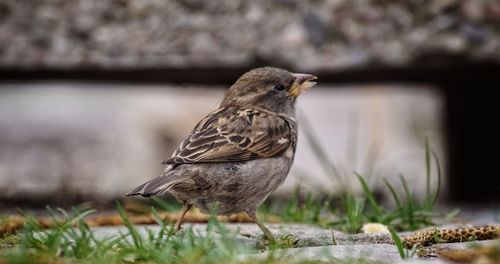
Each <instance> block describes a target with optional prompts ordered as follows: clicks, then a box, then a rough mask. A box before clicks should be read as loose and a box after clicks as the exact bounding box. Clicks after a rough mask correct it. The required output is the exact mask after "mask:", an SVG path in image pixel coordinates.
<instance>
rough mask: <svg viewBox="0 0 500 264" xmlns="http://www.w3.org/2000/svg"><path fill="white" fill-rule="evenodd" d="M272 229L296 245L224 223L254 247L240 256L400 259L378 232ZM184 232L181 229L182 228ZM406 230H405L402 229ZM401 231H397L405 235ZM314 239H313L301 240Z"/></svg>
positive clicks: (199, 230) (196, 227)
mask: <svg viewBox="0 0 500 264" xmlns="http://www.w3.org/2000/svg"><path fill="white" fill-rule="evenodd" d="M266 226H267V227H268V228H269V229H270V230H271V232H273V234H274V235H275V237H280V236H287V235H292V236H293V238H294V239H295V240H296V241H298V242H297V243H296V244H295V248H288V249H279V250H277V251H273V252H272V253H270V252H268V251H264V252H259V251H261V247H262V240H261V239H262V234H261V231H260V229H258V227H257V226H256V225H254V224H225V228H227V229H228V230H230V232H238V233H239V234H238V235H237V236H236V237H235V243H237V244H238V245H241V246H242V247H245V248H246V249H247V250H250V251H252V249H253V250H255V253H250V254H244V255H241V258H242V259H246V258H249V257H251V258H260V257H262V258H266V257H267V256H268V255H269V254H273V255H274V256H280V257H291V258H293V259H297V260H309V261H329V260H332V259H343V260H345V259H359V258H363V259H368V260H372V261H375V262H380V263H397V262H401V261H402V260H401V257H400V255H399V253H398V250H397V248H396V246H395V245H392V244H389V243H379V242H380V239H379V236H380V235H363V234H358V235H348V234H345V233H342V232H338V231H333V232H334V233H335V240H336V242H337V243H336V245H333V244H332V241H333V239H332V230H327V229H321V228H318V227H314V226H309V225H303V224H266ZM183 228H184V229H189V228H192V230H193V231H194V233H195V234H196V235H197V236H205V235H206V229H207V225H206V224H187V223H186V224H184V226H183ZM146 229H149V230H151V231H153V232H158V230H159V226H138V230H139V233H140V234H141V235H143V236H145V235H146V233H147V231H146ZM120 231H122V232H123V231H125V228H124V227H98V228H94V232H95V234H96V237H98V238H103V237H109V236H114V235H118V234H119V233H120ZM181 232H183V231H181ZM404 234H407V233H404ZM404 234H400V235H404ZM307 241H309V242H310V241H314V242H315V243H312V244H311V243H304V242H307ZM389 241H390V240H389ZM495 242H498V241H479V242H465V243H450V244H439V245H434V246H430V247H426V248H425V250H426V251H427V252H432V251H433V250H434V251H435V250H442V249H464V248H468V247H470V246H471V245H478V244H485V245H486V244H491V243H495ZM405 263H429V264H434V263H436V264H441V263H447V262H445V261H443V260H441V259H437V258H436V257H426V258H419V257H417V255H415V256H413V258H411V259H409V260H406V261H405Z"/></svg>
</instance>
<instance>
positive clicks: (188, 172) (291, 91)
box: [127, 67, 316, 240]
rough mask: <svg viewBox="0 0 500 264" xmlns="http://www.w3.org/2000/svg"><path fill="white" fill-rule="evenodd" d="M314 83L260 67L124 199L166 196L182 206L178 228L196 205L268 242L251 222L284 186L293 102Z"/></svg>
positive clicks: (293, 137) (292, 141) (293, 129)
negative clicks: (245, 220)
mask: <svg viewBox="0 0 500 264" xmlns="http://www.w3.org/2000/svg"><path fill="white" fill-rule="evenodd" d="M315 80H316V77H315V76H313V75H308V74H292V73H290V72H288V71H286V70H283V69H278V68H271V67H263V68H257V69H254V70H251V71H249V72H247V73H245V74H244V75H243V76H241V77H240V78H239V79H238V80H237V81H236V82H235V83H234V84H233V85H232V86H231V87H230V88H229V90H228V91H227V92H226V95H225V96H224V99H223V100H222V102H221V104H220V105H219V108H218V109H217V110H215V111H213V112H212V113H210V114H208V115H207V116H206V117H205V118H204V119H202V120H201V121H200V122H199V123H198V124H197V125H196V126H195V128H194V129H193V130H192V131H191V133H190V134H189V135H188V137H187V138H186V139H185V140H184V141H182V142H181V144H180V145H179V147H178V148H177V150H176V151H175V152H174V153H173V155H172V157H171V158H170V159H168V160H166V161H164V162H163V164H165V165H167V166H166V168H165V171H164V173H163V175H161V176H159V177H156V178H154V179H152V180H150V181H148V182H146V183H144V184H142V185H140V186H138V187H137V188H135V189H134V190H133V191H131V192H130V193H128V194H127V196H133V195H142V196H151V195H162V194H164V193H166V192H170V193H171V194H172V195H173V196H174V197H176V198H177V199H178V200H179V201H181V202H182V203H183V205H184V208H183V212H182V214H181V215H182V216H181V218H180V219H179V220H178V221H177V223H176V228H177V229H180V226H181V224H182V218H183V216H184V215H185V213H186V212H187V211H188V210H189V209H190V208H191V207H192V206H193V205H194V206H196V207H198V208H200V209H201V211H203V212H208V211H210V210H211V209H212V208H214V207H215V208H216V210H217V213H218V214H232V213H238V212H246V213H247V214H248V215H249V216H250V218H251V219H252V220H253V221H254V222H255V223H256V224H257V225H258V226H259V227H260V228H261V229H262V231H263V232H264V234H265V236H266V237H267V238H268V239H270V240H272V239H273V236H272V234H271V232H270V231H269V230H268V229H267V228H266V227H265V226H264V225H263V224H261V223H260V222H259V221H258V220H257V217H256V215H255V213H256V210H257V208H258V206H260V205H261V204H262V202H264V200H265V199H266V198H267V196H268V195H269V194H270V193H271V192H272V191H274V190H275V189H276V188H277V187H278V186H279V185H280V184H281V183H283V181H284V180H285V178H286V176H287V174H288V172H289V170H290V167H291V166H292V163H293V157H294V154H295V147H296V144H297V126H296V122H295V107H294V106H295V99H296V97H297V96H298V95H300V94H301V93H302V92H304V91H306V90H308V89H310V88H311V87H312V86H314V85H315V82H314V81H315Z"/></svg>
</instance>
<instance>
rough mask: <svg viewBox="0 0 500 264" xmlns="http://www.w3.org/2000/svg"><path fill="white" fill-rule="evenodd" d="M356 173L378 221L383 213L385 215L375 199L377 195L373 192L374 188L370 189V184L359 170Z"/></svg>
mask: <svg viewBox="0 0 500 264" xmlns="http://www.w3.org/2000/svg"><path fill="white" fill-rule="evenodd" d="M354 174H355V175H356V176H357V177H358V180H359V182H360V183H361V187H363V192H364V193H365V195H366V198H367V199H368V202H369V203H370V205H371V206H372V208H373V211H374V213H375V218H376V220H377V222H378V221H380V220H381V218H382V215H383V210H382V208H381V207H380V205H379V204H378V203H377V201H376V199H375V195H374V194H373V192H372V190H370V188H369V187H368V184H367V183H366V181H365V180H364V179H363V176H361V175H360V174H359V173H357V172H354Z"/></svg>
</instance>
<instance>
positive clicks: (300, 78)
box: [288, 73, 318, 97]
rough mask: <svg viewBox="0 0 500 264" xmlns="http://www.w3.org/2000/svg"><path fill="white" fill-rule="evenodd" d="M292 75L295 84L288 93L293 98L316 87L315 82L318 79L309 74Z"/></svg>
mask: <svg viewBox="0 0 500 264" xmlns="http://www.w3.org/2000/svg"><path fill="white" fill-rule="evenodd" d="M292 75H293V76H294V77H295V82H294V83H293V84H292V87H290V90H288V92H289V93H290V95H291V96H293V97H297V96H299V95H300V94H301V93H303V92H306V91H307V90H309V89H311V88H312V87H313V86H314V85H316V82H315V81H316V80H317V79H318V77H316V76H314V75H311V74H304V73H292Z"/></svg>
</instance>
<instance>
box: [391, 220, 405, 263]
mask: <svg viewBox="0 0 500 264" xmlns="http://www.w3.org/2000/svg"><path fill="white" fill-rule="evenodd" d="M389 232H391V237H392V241H394V244H395V245H396V248H397V249H398V253H399V256H400V257H401V259H406V258H407V256H406V254H405V247H404V245H403V242H402V241H401V238H400V237H399V235H398V233H396V230H394V228H392V227H389Z"/></svg>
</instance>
